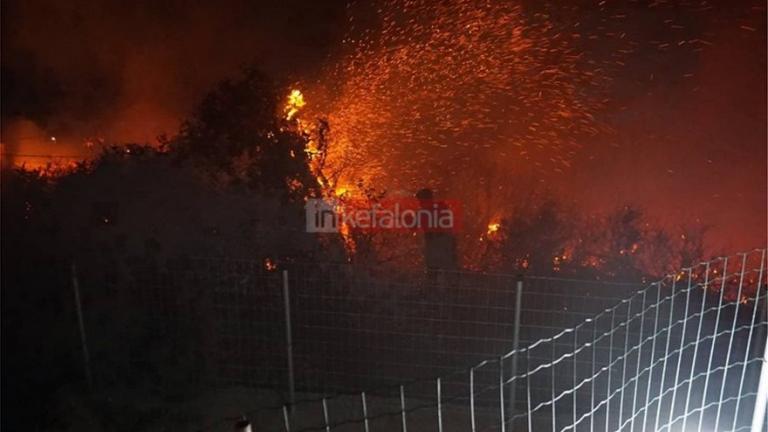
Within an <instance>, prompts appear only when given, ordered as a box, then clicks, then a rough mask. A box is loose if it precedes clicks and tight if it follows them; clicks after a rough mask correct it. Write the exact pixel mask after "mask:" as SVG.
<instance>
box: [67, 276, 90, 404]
mask: <svg viewBox="0 0 768 432" xmlns="http://www.w3.org/2000/svg"><path fill="white" fill-rule="evenodd" d="M71 270H72V290H73V291H74V292H75V311H76V312H77V326H78V329H79V331H80V343H81V345H82V347H83V368H84V369H85V379H86V381H87V382H88V389H92V388H93V375H91V355H90V353H89V352H88V340H87V338H86V337H85V321H84V320H83V306H82V303H81V301H80V282H79V280H78V279H77V268H76V267H75V263H72V267H71Z"/></svg>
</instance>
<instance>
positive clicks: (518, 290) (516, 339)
mask: <svg viewBox="0 0 768 432" xmlns="http://www.w3.org/2000/svg"><path fill="white" fill-rule="evenodd" d="M522 303H523V277H522V276H520V277H519V278H518V279H517V284H516V286H515V334H514V335H513V336H512V350H513V352H514V354H513V355H512V371H511V372H510V376H511V377H512V378H513V379H512V382H511V383H510V385H509V418H512V417H514V416H515V403H516V400H515V396H516V391H517V380H516V379H514V377H515V376H516V375H517V357H518V356H519V355H518V352H517V350H518V348H519V346H520V311H521V309H522Z"/></svg>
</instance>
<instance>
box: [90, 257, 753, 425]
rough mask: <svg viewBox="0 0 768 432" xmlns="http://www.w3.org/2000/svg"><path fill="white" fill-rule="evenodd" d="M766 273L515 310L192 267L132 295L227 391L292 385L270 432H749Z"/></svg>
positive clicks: (722, 274) (577, 287) (746, 266)
mask: <svg viewBox="0 0 768 432" xmlns="http://www.w3.org/2000/svg"><path fill="white" fill-rule="evenodd" d="M765 267H766V256H765V250H756V251H752V252H749V253H745V254H740V255H737V256H734V257H723V258H718V259H715V260H712V261H709V262H705V263H701V264H698V265H696V266H693V267H691V268H687V269H683V270H681V271H680V272H678V273H675V274H672V275H670V276H668V277H666V278H664V279H663V280H661V281H659V282H656V283H653V284H649V285H646V286H640V285H633V284H610V283H604V282H588V281H575V280H567V279H556V278H539V277H526V278H525V280H524V281H523V295H522V301H521V303H519V304H518V303H517V299H516V289H517V285H518V280H519V279H518V277H516V276H514V275H495V274H483V273H472V272H428V273H423V274H412V275H409V277H407V278H403V277H399V276H398V275H387V274H380V273H376V272H375V271H372V270H365V269H359V268H355V267H353V266H350V265H335V264H334V265H330V264H306V263H305V264H292V265H289V266H286V267H285V270H286V272H287V273H286V274H283V273H282V272H278V271H273V270H272V269H270V268H265V266H264V263H259V262H255V261H247V260H230V259H184V260H173V261H169V262H168V263H167V264H166V266H164V267H156V266H141V265H136V264H134V265H132V266H129V267H128V268H127V269H126V273H127V274H128V275H129V277H128V278H127V280H128V283H127V284H126V286H127V288H126V292H125V293H124V294H122V295H124V296H128V297H130V299H131V301H132V302H134V303H136V304H140V305H142V306H141V308H140V310H142V311H143V313H142V317H141V318H140V319H141V322H142V326H143V327H142V328H143V329H144V332H145V333H149V334H151V333H152V332H155V333H157V334H162V335H164V336H167V338H163V339H162V340H172V341H173V342H172V345H173V347H172V349H171V350H170V351H171V355H172V356H177V357H185V358H192V359H195V360H194V361H195V362H197V363H198V364H197V365H196V369H195V370H198V371H201V374H202V376H210V378H211V380H212V381H213V382H215V383H217V385H220V386H226V385H239V384H245V385H249V386H254V387H265V388H273V389H277V390H278V391H279V392H280V393H281V394H282V396H281V399H282V401H285V402H287V401H290V400H292V399H291V397H289V390H291V386H292V384H294V383H295V390H296V391H297V392H298V394H299V396H298V400H296V401H294V403H293V404H291V406H290V407H287V406H286V407H274V409H272V408H270V409H267V408H265V409H262V410H259V411H257V412H254V413H250V415H251V416H252V418H254V419H259V421H261V422H262V424H264V425H269V426H265V427H270V428H272V429H268V430H291V431H297V430H305V431H309V430H326V431H330V430H334V431H344V430H358V431H359V430H371V429H374V430H408V429H410V430H445V431H453V430H455V431H473V432H474V431H485V430H499V431H512V430H515V431H517V430H529V431H547V430H550V431H570V430H573V431H590V432H591V431H595V430H599V431H603V430H606V431H608V430H611V431H635V430H637V431H645V430H656V431H658V430H670V431H677V430H680V431H688V430H697V431H699V430H702V431H704V430H718V431H719V430H746V428H748V425H749V423H750V421H751V418H752V414H753V413H752V411H753V408H754V406H755V400H756V393H757V382H758V376H759V373H760V370H761V366H762V364H763V361H764V360H763V354H762V353H763V352H764V351H763V350H764V347H765V343H766V334H768V323H767V322H766V320H767V318H766V311H767V310H768V307H766V304H767V303H768V296H767V295H766V286H765V280H766V269H765ZM94 283H96V284H97V285H98V284H99V283H102V282H94ZM287 293H290V297H286V294H287ZM516 308H519V313H520V322H521V325H520V328H519V333H517V334H516V331H515V311H516ZM286 310H289V311H290V314H286ZM288 315H290V318H289V317H288ZM137 319H138V318H137ZM287 320H289V321H287ZM288 324H290V327H289V326H288ZM516 336H517V338H519V347H517V349H514V348H513V347H514V343H515V340H516ZM97 337H98V335H97ZM139 339H140V338H139ZM139 339H137V340H139ZM145 339H146V338H145ZM149 339H151V338H149ZM289 346H290V350H289ZM139 351H140V350H139ZM149 351H151V350H148V352H149ZM190 354H193V355H190ZM97 355H98V353H97ZM134 357H135V356H134ZM139 357H141V356H139ZM139 357H136V358H135V359H134V360H136V361H144V360H142V359H141V358H139ZM289 359H291V360H292V364H291V362H289ZM145 360H146V361H149V360H151V359H149V360H147V359H145ZM291 365H292V368H293V375H292V376H291V375H290V373H289V372H290V371H289V368H290V367H291ZM289 376H291V378H294V379H293V380H291V379H289Z"/></svg>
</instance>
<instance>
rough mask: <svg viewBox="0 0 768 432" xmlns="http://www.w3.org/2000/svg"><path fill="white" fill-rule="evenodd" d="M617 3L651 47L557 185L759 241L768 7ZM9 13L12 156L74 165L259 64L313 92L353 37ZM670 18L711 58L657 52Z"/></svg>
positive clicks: (332, 19)
mask: <svg viewBox="0 0 768 432" xmlns="http://www.w3.org/2000/svg"><path fill="white" fill-rule="evenodd" d="M580 3H584V4H585V5H589V4H590V2H580ZM623 3H628V4H629V5H630V7H629V10H630V11H632V13H631V14H630V15H629V16H627V18H625V19H624V20H625V24H624V25H625V26H626V29H627V32H628V33H629V34H630V35H633V36H634V37H635V38H636V39H638V40H641V41H644V42H646V43H643V44H641V45H640V46H639V48H638V49H637V52H636V53H635V54H633V55H632V56H630V57H629V58H630V60H629V61H628V63H627V64H626V66H625V67H624V68H623V69H622V71H621V72H620V73H619V74H618V75H617V76H616V77H615V82H614V84H613V85H612V91H613V99H614V102H613V104H612V107H613V109H611V110H609V111H608V112H606V113H602V114H601V117H602V118H601V120H602V121H604V122H605V123H606V124H607V125H608V126H610V128H611V129H612V132H610V133H606V134H603V135H601V136H599V137H597V138H594V139H593V140H594V142H589V143H584V144H585V147H587V148H589V149H591V150H589V151H583V152H581V153H579V154H578V156H577V158H576V160H575V161H574V165H573V168H572V171H571V172H569V173H567V174H566V175H565V176H563V177H557V178H553V179H550V182H551V183H552V184H553V185H554V187H555V188H558V189H561V190H564V191H566V192H569V193H571V194H572V196H574V197H575V198H576V199H577V200H579V201H582V202H584V203H586V204H587V206H588V207H591V208H594V209H607V208H608V207H610V206H613V205H617V204H620V203H624V202H634V203H638V204H640V205H643V206H645V207H647V208H648V209H649V210H650V211H651V213H652V214H653V215H655V216H657V217H659V218H660V219H662V220H663V221H665V222H668V223H673V224H676V223H683V222H690V221H697V220H700V221H701V223H704V224H709V225H714V226H715V230H714V240H713V244H714V245H715V246H719V247H723V248H728V249H732V248H736V249H739V248H746V247H751V246H756V245H759V244H763V243H764V242H765V236H766V224H765V222H766V193H767V191H766V130H765V123H766V99H765V96H766V75H765V74H766V36H765V32H766V26H765V22H766V19H765V8H764V3H761V2H757V1H746V0H740V1H737V2H723V3H727V4H724V5H718V6H715V7H714V8H713V9H712V10H709V11H707V12H706V13H693V12H690V11H689V8H688V7H682V6H681V7H675V6H672V7H666V8H664V10H663V12H659V10H658V9H651V8H649V7H648V5H647V4H646V3H644V2H641V3H637V4H636V3H635V2H623ZM2 8H3V10H2V74H3V76H2V78H3V79H2V93H3V107H2V108H3V110H2V111H3V112H2V115H3V143H4V144H5V149H4V151H9V152H20V153H24V152H27V153H40V152H45V153H49V154H50V153H56V154H80V153H81V152H82V142H83V139H84V138H85V137H93V136H101V137H106V138H107V139H108V140H113V141H152V140H153V139H154V137H156V136H157V135H158V134H159V133H161V132H167V133H169V134H172V133H173V131H174V130H175V129H176V127H177V125H178V123H179V121H180V119H182V118H183V117H184V116H185V115H186V114H187V113H188V112H189V110H190V109H191V108H192V107H193V106H194V105H195V103H196V101H197V100H199V98H200V96H201V95H202V94H204V93H205V91H206V90H208V89H209V88H210V87H211V86H212V85H213V84H214V83H215V82H217V81H218V80H220V79H222V78H225V77H227V76H232V75H233V74H234V73H236V71H237V70H238V68H239V67H240V66H242V65H246V64H253V63H255V64H257V65H259V66H260V67H262V68H263V69H265V70H266V71H267V72H269V73H270V74H271V75H272V76H273V77H274V78H275V79H276V80H277V81H279V82H282V83H290V82H293V81H295V80H311V79H313V78H314V77H315V76H316V75H317V74H318V73H319V72H320V70H321V69H322V68H323V67H324V65H326V64H327V63H328V62H329V61H332V56H333V53H334V49H335V48H336V47H338V45H339V44H340V40H341V39H342V38H343V37H344V35H345V33H346V32H347V31H348V16H347V15H348V9H347V5H346V1H344V0H331V1H326V0H323V1H316V0H315V1H313V0H307V1H302V0H288V1H284V0H283V1H272V0H270V1H258V2H250V1H244V0H243V1H241V0H233V1H224V2H185V1H181V0H177V1H133V2H122V1H106V2H92V1H88V0H74V1H68V2H53V1H50V0H48V1H46V0H26V1H21V0H8V1H5V2H3V5H2ZM585 10H589V7H585ZM660 13H663V14H667V15H669V16H670V17H672V18H674V19H675V20H676V22H679V23H682V24H684V27H685V28H684V29H681V30H680V31H681V32H684V33H687V34H686V37H689V38H690V37H699V38H702V39H706V40H707V41H708V46H707V47H706V49H705V50H703V51H701V52H697V53H691V52H690V51H688V50H686V49H684V47H683V48H676V47H672V48H670V49H668V50H659V49H657V48H656V47H657V46H658V44H657V43H655V42H654V41H658V40H661V41H664V40H674V39H675V38H676V35H675V34H674V32H675V31H676V30H675V29H674V28H673V29H672V30H669V26H664V27H660V26H659V25H658V23H659V22H663V21H664V20H665V19H666V17H661V16H659V15H658V14H660ZM585 22H589V20H588V19H586V20H585ZM51 135H56V136H57V142H56V143H55V146H52V144H51V142H50V140H49V138H48V137H49V136H51Z"/></svg>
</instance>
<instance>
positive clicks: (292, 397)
mask: <svg viewBox="0 0 768 432" xmlns="http://www.w3.org/2000/svg"><path fill="white" fill-rule="evenodd" d="M283 301H284V305H285V346H286V350H287V356H288V400H289V401H290V406H291V411H293V406H294V404H295V403H296V387H295V382H294V378H293V335H292V332H291V296H290V290H289V289H288V270H283Z"/></svg>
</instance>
